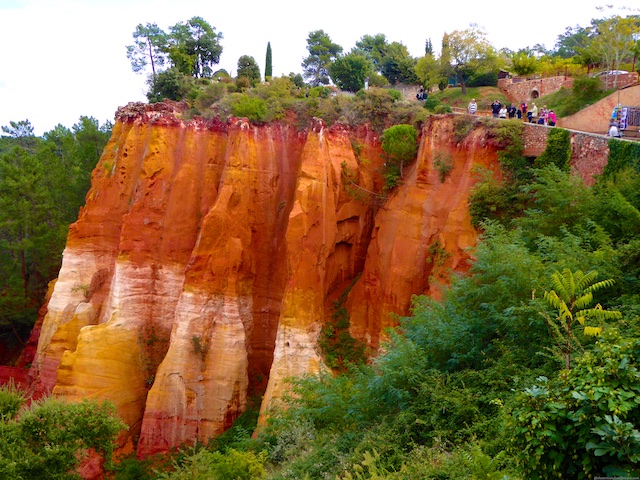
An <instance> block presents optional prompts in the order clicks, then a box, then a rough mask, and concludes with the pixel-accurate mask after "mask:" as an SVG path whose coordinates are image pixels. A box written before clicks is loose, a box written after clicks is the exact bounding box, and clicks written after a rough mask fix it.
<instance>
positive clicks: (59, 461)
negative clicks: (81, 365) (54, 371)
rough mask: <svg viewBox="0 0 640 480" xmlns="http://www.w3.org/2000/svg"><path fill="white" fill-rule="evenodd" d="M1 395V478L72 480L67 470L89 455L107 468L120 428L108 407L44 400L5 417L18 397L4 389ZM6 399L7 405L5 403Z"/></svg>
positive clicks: (70, 471)
mask: <svg viewBox="0 0 640 480" xmlns="http://www.w3.org/2000/svg"><path fill="white" fill-rule="evenodd" d="M1 391H3V393H2V395H0V397H4V400H5V401H4V402H3V403H4V404H5V412H7V415H6V416H4V418H3V419H2V421H0V435H1V436H2V439H3V441H2V442H0V474H1V476H2V478H16V479H17V478H77V475H75V474H73V471H74V469H76V468H77V467H78V465H79V464H80V460H81V459H82V458H83V455H85V454H86V453H87V452H88V451H89V450H93V451H95V452H96V453H98V454H99V455H102V456H103V458H104V459H105V460H106V467H107V468H111V466H112V465H111V456H112V454H113V449H114V446H115V440H116V436H117V435H118V432H119V431H120V430H121V429H123V428H126V426H125V425H124V424H123V423H122V422H121V421H120V419H119V418H118V417H117V415H116V407H115V405H113V404H112V403H111V402H107V401H105V402H103V403H97V402H95V401H89V400H85V401H83V402H80V403H65V402H63V401H61V400H57V399H54V398H46V399H44V400H42V401H39V402H36V403H33V404H31V407H30V408H29V410H26V411H24V412H22V413H21V414H20V416H18V417H10V416H9V414H10V412H11V411H14V412H15V404H16V402H19V401H20V398H19V397H20V395H19V394H16V393H15V392H13V393H11V392H9V391H8V390H6V388H5V387H2V390H1ZM10 396H14V401H13V402H8V401H7V398H8V397H10Z"/></svg>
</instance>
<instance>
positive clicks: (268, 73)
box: [264, 42, 273, 81]
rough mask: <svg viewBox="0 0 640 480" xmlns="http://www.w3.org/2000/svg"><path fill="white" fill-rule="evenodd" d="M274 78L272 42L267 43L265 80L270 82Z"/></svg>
mask: <svg viewBox="0 0 640 480" xmlns="http://www.w3.org/2000/svg"><path fill="white" fill-rule="evenodd" d="M272 76H273V66H272V65H271V42H267V60H266V63H265V66H264V79H265V81H266V80H269V77H272Z"/></svg>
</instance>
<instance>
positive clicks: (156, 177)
mask: <svg viewBox="0 0 640 480" xmlns="http://www.w3.org/2000/svg"><path fill="white" fill-rule="evenodd" d="M182 110H183V108H182V107H181V106H180V105H179V104H171V103H166V104H160V105H152V106H149V105H143V104H130V105H128V106H127V107H125V108H122V109H121V110H119V112H118V115H117V122H116V124H115V126H114V129H113V135H112V138H111V140H110V141H109V143H108V144H107V146H106V148H105V150H104V153H103V155H102V158H101V159H100V162H99V164H98V166H97V167H96V169H95V171H94V172H93V177H92V187H91V190H90V191H89V193H88V195H87V202H86V205H85V207H84V208H83V209H82V210H81V212H80V216H79V218H78V221H77V222H76V223H75V224H73V225H72V227H71V229H70V232H69V237H68V241H67V246H66V249H65V251H64V256H63V263H62V268H61V271H60V275H59V278H58V281H57V282H56V284H55V287H54V291H53V294H52V296H51V299H50V300H49V302H48V311H47V314H46V316H45V318H44V321H43V323H42V327H41V333H40V341H39V344H38V349H37V352H36V355H35V358H34V361H33V365H32V367H31V372H30V374H31V376H32V378H33V379H34V383H33V385H34V388H35V389H36V390H37V391H38V392H49V391H52V392H53V393H54V394H56V395H59V396H62V397H65V398H68V399H70V400H77V399H81V398H87V397H88V398H98V399H103V398H108V399H111V400H112V401H114V402H115V403H116V405H117V407H118V410H119V413H120V415H121V416H122V418H123V419H124V421H125V422H126V423H127V424H128V425H129V426H130V429H129V431H128V432H126V434H123V437H122V439H121V441H122V443H123V445H125V444H126V445H127V446H128V447H127V448H137V452H138V454H139V455H140V456H145V455H149V454H153V453H156V452H160V451H165V450H167V449H169V448H171V447H174V446H178V445H180V444H181V443H183V442H190V441H194V440H196V439H198V440H203V441H204V440H206V439H207V438H209V437H210V436H212V435H216V434H219V433H221V432H222V431H224V430H225V429H226V428H228V427H229V426H230V425H231V423H232V422H233V420H234V419H235V418H236V417H237V416H238V415H239V414H240V413H242V412H243V411H244V409H245V408H246V405H247V399H248V397H250V396H253V395H263V404H262V411H263V414H264V413H266V412H267V410H268V408H269V406H270V405H272V404H273V403H274V401H275V400H276V399H277V398H279V397H280V396H281V395H282V394H283V392H284V391H285V390H286V388H287V384H286V382H285V379H286V378H287V377H290V376H293V375H298V374H302V373H313V372H317V371H318V370H319V369H320V368H322V366H323V358H322V352H321V351H320V350H319V348H318V345H317V337H318V332H319V330H320V328H321V326H322V324H323V323H324V322H325V318H326V317H327V316H328V310H329V303H330V302H329V299H330V298H334V297H335V295H336V294H337V293H339V292H341V291H342V290H343V289H344V288H345V285H347V284H349V283H350V282H351V281H352V280H353V279H354V278H355V277H356V276H357V275H358V274H360V275H361V276H360V278H359V280H358V281H357V282H356V284H355V286H354V287H353V289H352V291H351V293H350V295H349V299H348V302H347V305H348V309H349V311H350V317H351V334H352V335H353V336H354V337H357V338H360V339H364V340H366V341H367V342H368V343H369V345H370V346H371V347H373V348H374V349H375V348H377V347H378V346H379V345H380V342H381V340H382V339H383V334H382V332H383V329H384V328H386V327H388V326H391V325H393V324H394V321H395V320H394V318H395V317H393V316H392V315H391V314H395V315H406V314H408V311H409V307H410V301H411V296H412V295H414V294H421V293H427V294H431V295H435V296H437V295H438V292H439V283H442V282H446V277H447V275H448V274H449V273H450V272H451V271H459V272H464V271H466V270H467V269H468V267H469V261H470V253H469V250H468V247H471V246H473V245H474V243H475V241H476V232H475V231H474V230H473V228H472V227H471V224H470V221H469V213H468V207H467V199H468V194H469V190H470V188H471V187H472V185H473V183H474V178H473V174H472V168H473V166H474V165H476V164H480V165H483V166H485V167H488V168H493V169H494V170H495V171H496V172H497V171H498V163H497V155H496V148H495V147H493V146H490V145H488V144H486V142H485V135H484V133H483V131H482V129H483V128H484V127H482V126H480V127H479V128H478V129H477V130H474V131H473V132H472V134H470V135H468V136H467V137H466V139H465V140H464V141H463V142H462V143H458V144H456V143H454V140H453V139H454V138H455V135H454V133H453V129H454V122H453V119H452V117H447V116H445V117H431V119H430V120H429V121H428V122H427V124H426V125H425V126H424V127H423V129H422V134H421V143H420V149H419V152H418V158H417V161H416V162H415V163H414V164H413V165H412V166H410V167H409V168H407V169H406V171H405V173H404V180H403V183H402V185H401V186H400V187H398V188H397V189H395V190H394V191H393V192H392V193H391V194H389V195H384V194H383V188H382V179H381V176H380V173H379V171H380V167H381V165H382V150H381V148H380V141H379V138H378V136H377V135H376V134H375V132H373V131H371V130H370V129H368V128H365V127H362V128H359V129H355V130H350V129H348V128H346V127H343V126H340V125H338V126H334V127H331V128H327V127H326V126H325V125H324V124H323V123H322V122H321V121H319V120H318V121H316V122H315V123H314V124H313V125H312V126H311V127H310V128H308V129H307V130H304V131H299V130H297V129H296V128H294V127H293V126H290V125H286V124H272V125H262V126H253V125H250V124H249V123H248V122H247V121H246V120H244V119H234V118H232V119H230V120H229V121H228V122H225V123H222V122H220V121H218V120H203V119H194V120H190V121H185V120H182V118H181V114H182ZM443 165H444V166H443ZM445 167H446V168H445ZM445 170H446V172H445ZM354 189H355V190H357V191H358V192H359V193H360V194H354Z"/></svg>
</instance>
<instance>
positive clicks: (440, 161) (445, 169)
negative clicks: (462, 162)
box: [433, 151, 454, 183]
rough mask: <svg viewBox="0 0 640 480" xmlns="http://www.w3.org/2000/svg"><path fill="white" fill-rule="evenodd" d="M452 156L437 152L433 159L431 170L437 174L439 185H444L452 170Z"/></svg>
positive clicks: (447, 153)
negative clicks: (433, 169) (434, 170)
mask: <svg viewBox="0 0 640 480" xmlns="http://www.w3.org/2000/svg"><path fill="white" fill-rule="evenodd" d="M453 167H454V163H453V156H452V155H451V154H450V153H449V152H443V151H439V152H437V153H436V154H435V156H434V158H433V168H435V169H436V171H437V172H438V178H439V179H440V183H444V180H445V178H447V176H449V173H451V170H453Z"/></svg>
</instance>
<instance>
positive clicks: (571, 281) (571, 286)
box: [562, 268, 582, 298]
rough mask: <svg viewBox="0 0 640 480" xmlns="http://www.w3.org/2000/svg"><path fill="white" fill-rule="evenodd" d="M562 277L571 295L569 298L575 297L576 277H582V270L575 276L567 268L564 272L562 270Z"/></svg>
mask: <svg viewBox="0 0 640 480" xmlns="http://www.w3.org/2000/svg"><path fill="white" fill-rule="evenodd" d="M562 276H563V278H564V281H565V286H566V287H565V288H566V289H567V294H568V295H569V298H571V297H573V296H574V295H575V292H576V278H575V277H576V276H577V277H579V278H580V277H582V270H578V271H577V272H576V273H575V274H573V273H571V270H569V269H568V268H565V269H564V270H562Z"/></svg>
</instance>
